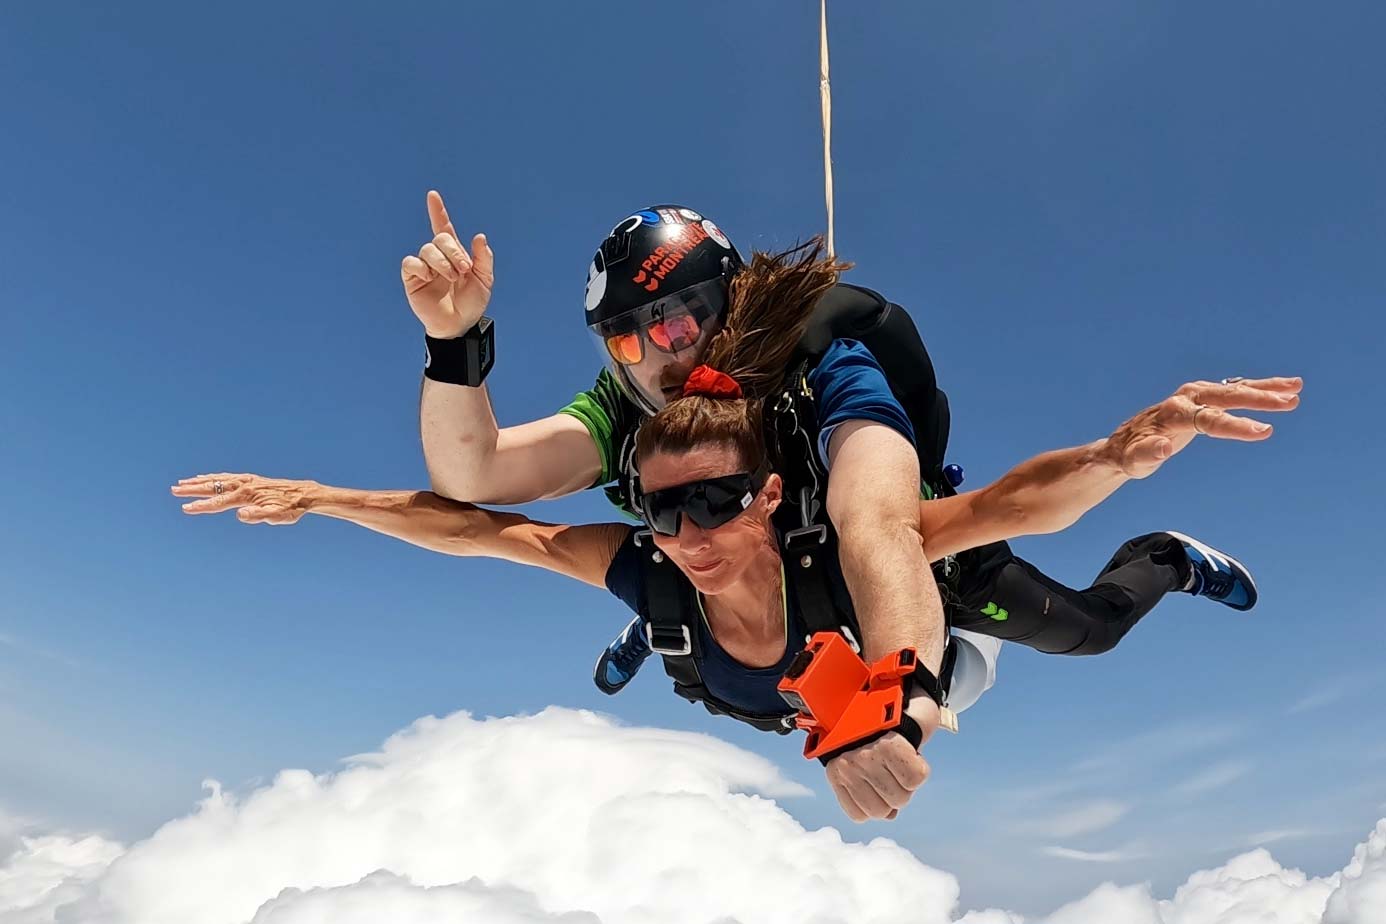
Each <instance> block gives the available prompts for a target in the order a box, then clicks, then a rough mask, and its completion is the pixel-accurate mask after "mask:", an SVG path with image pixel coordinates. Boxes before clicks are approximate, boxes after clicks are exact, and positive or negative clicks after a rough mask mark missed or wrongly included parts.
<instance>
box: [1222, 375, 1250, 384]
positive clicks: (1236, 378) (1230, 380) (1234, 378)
mask: <svg viewBox="0 0 1386 924" xmlns="http://www.w3.org/2000/svg"><path fill="white" fill-rule="evenodd" d="M1245 381H1246V376H1244V375H1229V376H1228V377H1227V378H1225V379H1223V380H1222V384H1224V385H1236V384H1237V383H1238V382H1245Z"/></svg>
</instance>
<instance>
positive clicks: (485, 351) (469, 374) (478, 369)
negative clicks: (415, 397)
mask: <svg viewBox="0 0 1386 924" xmlns="http://www.w3.org/2000/svg"><path fill="white" fill-rule="evenodd" d="M495 330H496V326H495V324H494V323H493V322H492V321H491V319H490V318H487V317H483V318H482V319H481V320H480V321H477V322H476V324H475V325H474V326H473V327H472V329H471V330H469V331H467V332H466V333H465V334H463V335H462V336H461V337H454V338H452V339H449V340H438V339H435V338H433V337H430V336H428V334H424V378H428V379H432V380H433V381H435V382H446V383H447V384H449V385H468V386H470V387H472V388H478V387H480V386H481V383H482V382H484V381H486V373H488V372H490V371H491V366H492V365H494V364H495V361H496V333H495Z"/></svg>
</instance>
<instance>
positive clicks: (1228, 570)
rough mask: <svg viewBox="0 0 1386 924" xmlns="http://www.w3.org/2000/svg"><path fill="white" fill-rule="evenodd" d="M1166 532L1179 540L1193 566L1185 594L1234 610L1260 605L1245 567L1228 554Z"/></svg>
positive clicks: (1191, 539) (1254, 584)
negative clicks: (1203, 598)
mask: <svg viewBox="0 0 1386 924" xmlns="http://www.w3.org/2000/svg"><path fill="white" fill-rule="evenodd" d="M1165 532H1166V533H1167V534H1168V535H1170V536H1173V537H1174V538H1175V539H1177V540H1179V544H1180V545H1182V546H1183V547H1184V554H1185V555H1187V556H1189V564H1190V565H1192V566H1193V573H1192V574H1191V575H1190V576H1189V583H1188V584H1187V585H1186V586H1185V587H1184V592H1185V593H1190V594H1193V595H1194V596H1196V597H1207V598H1209V599H1210V600H1216V601H1217V602H1219V603H1221V604H1223V605H1224V606H1230V607H1232V609H1234V610H1249V609H1251V608H1252V607H1253V606H1255V605H1256V582H1255V581H1253V580H1252V579H1251V572H1250V571H1248V570H1246V566H1245V565H1243V564H1242V563H1241V562H1239V561H1237V559H1235V558H1233V557H1232V556H1230V555H1228V554H1227V553H1226V552H1219V551H1218V550H1217V549H1215V548H1213V547H1212V546H1210V545H1205V544H1204V543H1202V542H1199V541H1198V540H1197V539H1194V538H1192V537H1190V536H1186V535H1184V534H1183V533H1176V532H1174V531H1172V530H1166V531H1165Z"/></svg>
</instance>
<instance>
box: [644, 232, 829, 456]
mask: <svg viewBox="0 0 1386 924" xmlns="http://www.w3.org/2000/svg"><path fill="white" fill-rule="evenodd" d="M851 267H852V264H850V263H844V262H841V261H839V260H837V259H835V258H833V257H829V256H826V254H825V248H824V245H823V239H822V238H821V237H814V238H812V239H810V240H809V241H807V242H805V243H803V244H799V245H797V246H795V247H792V248H790V249H789V250H786V251H783V252H781V253H776V254H767V253H755V254H753V255H752V257H751V263H750V265H749V266H747V267H745V268H744V269H742V270H741V271H740V272H738V273H737V274H736V275H735V276H733V277H732V280H731V292H730V295H729V299H728V307H727V316H726V320H725V322H724V323H723V326H722V329H721V330H720V331H718V333H717V334H716V335H715V336H714V337H713V338H712V341H711V342H710V343H709V344H708V346H707V351H706V352H705V353H704V354H703V360H702V364H703V365H705V366H708V367H710V368H712V369H714V370H716V371H718V372H721V373H725V374H726V375H728V376H730V377H731V378H733V379H735V380H736V383H737V384H738V385H739V386H740V387H741V391H742V397H740V398H720V397H710V396H707V395H690V396H688V397H684V398H679V399H678V400H676V401H672V402H670V403H669V404H668V405H666V406H665V407H664V408H663V409H662V410H661V411H660V412H659V413H658V414H656V415H655V416H654V417H653V418H651V419H650V420H647V421H645V423H644V424H643V425H642V426H641V428H640V433H639V437H638V439H637V443H636V447H637V450H636V460H637V463H639V462H641V461H643V460H644V459H645V458H647V457H648V456H649V455H650V453H652V452H656V451H663V452H687V451H688V450H690V449H692V448H693V447H695V446H704V445H707V444H709V443H712V444H718V443H720V444H725V445H730V446H734V447H735V448H736V449H737V450H738V452H739V453H740V454H741V457H742V460H743V461H744V462H745V463H746V464H747V465H748V466H755V465H756V464H757V463H758V462H759V461H761V460H763V459H764V458H765V454H766V448H765V447H766V441H765V433H764V429H763V428H764V410H763V405H764V402H765V400H766V399H768V398H771V397H773V396H775V395H777V394H778V393H779V391H780V387H781V385H782V384H783V383H784V378H785V375H786V374H787V373H788V371H789V370H788V369H787V368H786V367H787V365H788V363H789V360H790V358H791V356H793V354H794V350H795V347H797V346H798V344H799V338H800V337H802V336H803V334H804V329H805V328H806V327H807V326H808V321H809V316H810V315H811V314H812V313H813V309H814V307H815V306H816V305H817V304H818V300H819V299H820V298H821V297H822V296H823V294H824V293H825V292H827V291H828V290H829V289H831V288H832V287H833V286H834V285H836V284H837V280H838V276H839V275H841V274H842V273H843V272H845V271H846V270H849V269H851Z"/></svg>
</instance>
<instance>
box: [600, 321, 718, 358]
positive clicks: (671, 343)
mask: <svg viewBox="0 0 1386 924" xmlns="http://www.w3.org/2000/svg"><path fill="white" fill-rule="evenodd" d="M701 335H702V324H701V323H699V321H698V319H697V318H695V317H694V316H693V315H692V314H676V315H674V316H672V317H665V318H663V319H661V320H659V321H656V322H654V323H653V324H650V325H649V326H647V327H644V328H642V329H640V330H633V331H628V332H626V333H623V334H611V335H610V336H608V337H606V338H605V340H606V350H607V352H608V353H610V354H611V358H612V359H614V360H615V361H616V362H618V363H620V364H621V365H622V366H633V365H635V364H636V363H638V362H640V361H641V360H642V359H644V358H645V341H646V340H648V341H649V342H650V343H652V344H654V347H655V349H657V350H659V351H660V352H661V353H677V352H679V351H680V350H686V349H688V348H689V347H691V346H692V345H693V344H695V343H697V342H698V337H699V336H701Z"/></svg>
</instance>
